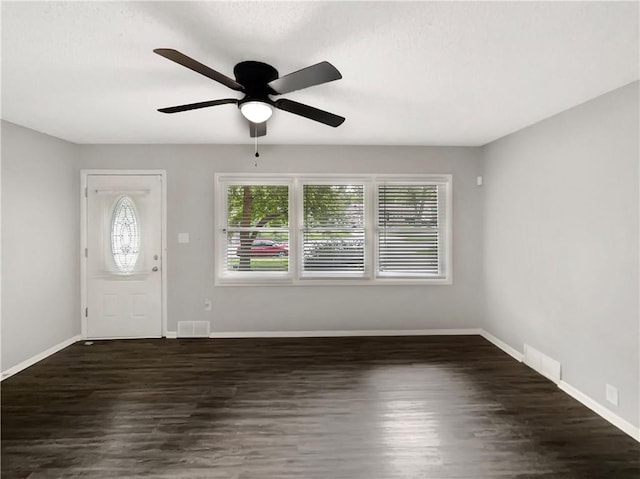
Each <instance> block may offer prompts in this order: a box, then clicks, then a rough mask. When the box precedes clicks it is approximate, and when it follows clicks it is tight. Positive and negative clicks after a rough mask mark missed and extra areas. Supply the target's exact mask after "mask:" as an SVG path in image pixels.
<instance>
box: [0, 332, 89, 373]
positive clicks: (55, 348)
mask: <svg viewBox="0 0 640 479" xmlns="http://www.w3.org/2000/svg"><path fill="white" fill-rule="evenodd" d="M81 339H82V338H81V337H80V335H79V334H78V335H76V336H73V337H72V338H69V339H67V340H65V341H62V342H61V343H59V344H56V345H55V346H51V347H50V348H49V349H47V350H46V351H42V352H41V353H38V354H36V355H35V356H33V357H31V358H29V359H26V360H24V361H22V362H21V363H19V364H16V365H15V366H13V367H11V368H9V369H7V370H6V371H2V377H1V378H0V380H1V381H4V380H5V379H7V378H10V377H11V376H13V375H14V374H17V373H19V372H20V371H24V370H25V369H27V368H28V367H29V366H33V365H34V364H35V363H37V362H39V361H42V360H43V359H45V358H48V357H49V356H51V355H52V354H55V353H57V352H58V351H61V350H62V349H64V348H66V347H67V346H71V345H72V344H73V343H76V342H78V341H80V340H81Z"/></svg>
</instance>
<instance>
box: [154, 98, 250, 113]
mask: <svg viewBox="0 0 640 479" xmlns="http://www.w3.org/2000/svg"><path fill="white" fill-rule="evenodd" d="M227 103H236V104H237V103H238V100H236V99H234V98H224V99H222V100H210V101H201V102H199V103H190V104H188V105H179V106H170V107H167V108H159V109H158V111H159V112H160V113H179V112H181V111H189V110H197V109H198V108H207V107H208V106H216V105H225V104H227Z"/></svg>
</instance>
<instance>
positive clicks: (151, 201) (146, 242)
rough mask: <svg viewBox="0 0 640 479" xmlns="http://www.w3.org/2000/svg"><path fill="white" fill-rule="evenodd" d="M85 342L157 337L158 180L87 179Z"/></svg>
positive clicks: (150, 177)
mask: <svg viewBox="0 0 640 479" xmlns="http://www.w3.org/2000/svg"><path fill="white" fill-rule="evenodd" d="M86 201H87V203H86V214H87V217H86V225H87V231H86V247H87V250H86V281H87V285H86V287H87V290H86V291H87V294H86V298H87V310H86V311H85V315H86V335H87V338H92V339H99V338H148V337H160V336H162V273H161V271H162V176H161V175H157V174H152V175H102V174H95V175H92V174H89V175H87V190H86Z"/></svg>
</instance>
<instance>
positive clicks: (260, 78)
mask: <svg viewBox="0 0 640 479" xmlns="http://www.w3.org/2000/svg"><path fill="white" fill-rule="evenodd" d="M153 51H154V52H155V53H157V54H158V55H160V56H162V57H165V58H167V59H169V60H171V61H173V62H176V63H178V64H180V65H182V66H184V67H187V68H190V69H191V70H193V71H195V72H197V73H200V74H201V75H204V76H206V77H208V78H211V79H212V80H215V81H217V82H218V83H222V84H223V85H225V86H227V87H229V88H231V89H232V90H236V91H239V92H242V93H244V98H241V99H236V98H223V99H221V100H209V101H202V102H198V103H190V104H188V105H179V106H171V107H168V108H160V109H159V110H158V111H159V112H162V113H178V112H181V111H188V110H196V109H198V108H207V107H210V106H217V105H225V104H228V103H234V104H236V105H238V108H240V111H241V112H242V115H243V116H244V117H245V118H246V119H247V120H248V121H249V135H250V136H251V137H252V138H254V137H256V138H257V137H259V136H264V135H266V134H267V120H268V119H269V118H270V117H271V115H272V113H273V108H278V109H279V110H284V111H288V112H289V113H293V114H294V115H299V116H303V117H305V118H309V119H310V120H314V121H317V122H320V123H324V124H325V125H329V126H333V127H337V126H340V125H341V124H342V123H343V122H344V120H345V119H344V118H343V117H341V116H338V115H334V114H333V113H329V112H328V111H324V110H320V109H318V108H314V107H312V106H309V105H305V104H303V103H298V102H296V101H293V100H287V99H286V98H281V99H279V100H272V99H271V98H270V96H273V95H282V94H284V93H289V92H292V91H296V90H302V89H303V88H309V87H311V86H315V85H321V84H322V83H328V82H331V81H334V80H339V79H340V78H342V75H341V74H340V72H339V71H338V70H337V69H336V68H335V67H334V66H333V65H332V64H331V63H329V62H320V63H316V64H315V65H311V66H309V67H306V68H303V69H302V70H298V71H295V72H293V73H289V74H288V75H285V76H283V77H280V76H279V74H278V70H276V69H275V68H274V67H272V66H271V65H267V64H266V63H262V62H257V61H244V62H240V63H238V64H237V65H236V66H235V67H234V68H233V74H234V76H235V77H236V78H235V80H233V79H231V78H229V77H228V76H226V75H223V74H222V73H219V72H217V71H215V70H213V69H211V68H209V67H208V66H206V65H203V64H202V63H200V62H198V61H196V60H194V59H193V58H189V57H188V56H186V55H185V54H183V53H180V52H179V51H177V50H173V49H170V48H157V49H155V50H153Z"/></svg>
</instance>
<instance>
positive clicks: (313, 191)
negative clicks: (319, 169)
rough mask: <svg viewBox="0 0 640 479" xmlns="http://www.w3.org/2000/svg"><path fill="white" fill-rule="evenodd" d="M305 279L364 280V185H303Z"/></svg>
mask: <svg viewBox="0 0 640 479" xmlns="http://www.w3.org/2000/svg"><path fill="white" fill-rule="evenodd" d="M302 196H303V229H302V235H301V236H302V248H303V255H302V256H303V263H302V274H303V276H306V277H309V276H328V275H330V276H347V275H349V273H351V275H355V276H360V277H361V276H362V275H363V273H364V271H365V251H364V246H365V221H364V185H362V184H344V185H324V184H318V185H316V184H305V185H303V192H302Z"/></svg>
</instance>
